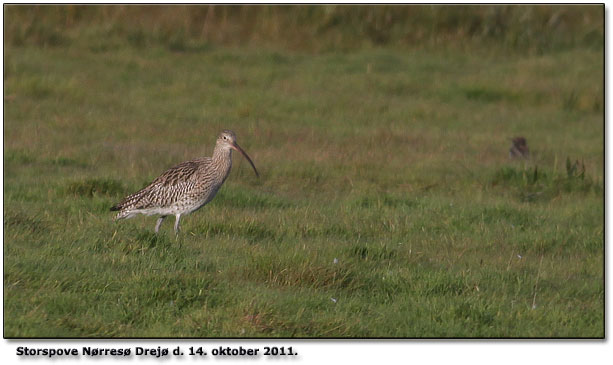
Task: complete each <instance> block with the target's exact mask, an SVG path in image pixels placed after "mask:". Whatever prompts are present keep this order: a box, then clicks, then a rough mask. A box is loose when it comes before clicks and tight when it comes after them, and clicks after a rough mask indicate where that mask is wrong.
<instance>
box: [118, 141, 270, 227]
mask: <svg viewBox="0 0 613 365" xmlns="http://www.w3.org/2000/svg"><path fill="white" fill-rule="evenodd" d="M232 150H236V151H238V152H240V153H241V154H243V156H245V158H246V159H247V161H249V163H250V164H251V166H252V167H253V170H254V171H255V174H256V176H259V175H258V170H257V169H256V168H255V165H254V164H253V162H252V161H251V159H250V158H249V156H248V155H247V153H245V151H243V149H242V148H241V147H240V146H239V145H238V144H237V143H236V135H235V134H234V132H232V131H229V130H224V131H222V132H221V133H220V134H219V137H217V143H216V144H215V150H214V151H213V156H212V157H204V158H198V159H194V160H191V161H186V162H183V163H180V164H178V165H177V166H174V167H172V168H170V169H169V170H167V171H166V172H164V173H163V174H162V175H160V176H159V177H158V178H156V179H155V180H153V182H151V184H149V185H147V186H146V187H144V188H143V189H141V190H139V191H137V192H136V193H134V194H131V195H128V196H127V197H125V198H124V199H123V200H122V201H121V202H120V203H118V204H117V205H115V206H113V207H112V208H111V210H112V211H119V213H117V216H116V217H115V219H117V220H119V219H124V218H125V219H127V218H132V217H133V216H135V215H136V214H146V215H153V214H159V215H160V218H158V220H157V223H156V225H155V232H156V233H157V232H158V231H159V229H160V225H161V224H162V221H163V220H164V218H166V217H167V216H169V215H174V216H175V217H176V219H175V226H174V229H175V233H178V232H179V221H180V219H181V215H183V214H189V213H191V212H193V211H195V210H197V209H199V208H201V207H202V206H204V205H205V204H206V203H208V202H210V201H211V200H212V199H213V198H214V197H215V194H217V191H218V190H219V188H220V187H221V185H222V184H223V183H224V181H226V178H227V177H228V175H229V174H230V169H231V168H232Z"/></svg>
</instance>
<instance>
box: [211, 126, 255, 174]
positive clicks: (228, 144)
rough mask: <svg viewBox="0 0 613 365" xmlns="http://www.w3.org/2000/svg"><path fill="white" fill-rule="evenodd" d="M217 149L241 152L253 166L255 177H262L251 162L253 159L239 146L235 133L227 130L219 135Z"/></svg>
mask: <svg viewBox="0 0 613 365" xmlns="http://www.w3.org/2000/svg"><path fill="white" fill-rule="evenodd" d="M216 148H223V149H228V150H235V151H238V152H240V153H241V154H242V155H243V156H244V157H245V158H246V159H247V161H249V163H250V164H251V167H253V171H255V175H256V176H257V177H260V174H258V170H257V169H256V168H255V165H254V164H253V161H251V158H249V156H248V155H247V152H245V151H244V150H243V149H242V148H241V146H239V145H238V143H236V134H234V132H232V131H230V130H227V129H226V130H224V131H222V132H221V133H219V137H217V147H216Z"/></svg>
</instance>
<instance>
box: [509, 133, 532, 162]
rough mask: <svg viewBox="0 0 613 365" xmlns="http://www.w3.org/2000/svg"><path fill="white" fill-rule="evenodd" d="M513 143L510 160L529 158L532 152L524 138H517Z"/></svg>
mask: <svg viewBox="0 0 613 365" xmlns="http://www.w3.org/2000/svg"><path fill="white" fill-rule="evenodd" d="M511 141H512V142H513V145H512V146H511V149H510V150H509V157H510V158H518V157H528V155H529V154H530V150H529V149H528V143H527V142H526V139H525V138H524V137H515V138H513V139H512V140H511Z"/></svg>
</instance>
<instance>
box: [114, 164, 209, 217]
mask: <svg viewBox="0 0 613 365" xmlns="http://www.w3.org/2000/svg"><path fill="white" fill-rule="evenodd" d="M209 160H210V159H200V160H192V161H186V162H183V163H180V164H178V165H176V166H174V167H171V168H170V169H168V170H166V171H165V172H164V173H163V174H162V175H160V176H158V177H157V178H156V179H155V180H153V181H152V182H151V184H149V185H147V186H146V187H144V188H143V189H141V190H139V191H137V192H136V193H134V194H131V195H128V196H127V197H125V198H124V199H123V200H122V201H121V202H120V203H119V204H117V205H116V206H114V207H113V208H111V210H125V209H145V208H152V207H162V206H168V205H171V204H172V203H174V202H176V201H177V200H178V199H179V198H180V197H181V196H182V195H183V194H185V193H186V192H188V191H190V190H191V189H192V188H193V187H194V185H195V179H194V177H195V174H196V171H198V169H199V168H203V167H205V166H207V165H208V164H209V163H210V161H209Z"/></svg>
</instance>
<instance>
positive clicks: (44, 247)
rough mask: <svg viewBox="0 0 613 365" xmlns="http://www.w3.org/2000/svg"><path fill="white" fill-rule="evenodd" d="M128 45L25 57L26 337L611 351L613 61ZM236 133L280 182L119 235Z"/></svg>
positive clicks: (14, 264)
mask: <svg viewBox="0 0 613 365" xmlns="http://www.w3.org/2000/svg"><path fill="white" fill-rule="evenodd" d="M87 36H88V34H87V33H84V35H83V37H87ZM58 39H63V38H62V37H60V36H59V35H58ZM84 39H87V38H84ZM122 39H123V38H122ZM96 40H97V41H98V42H106V41H105V40H103V39H98V38H96ZM88 42H89V40H88ZM108 42H115V40H108ZM122 42H123V41H121V42H120V41H117V43H116V44H115V45H114V46H113V47H102V46H100V44H98V46H99V47H98V46H95V45H96V44H94V43H91V44H86V42H83V43H79V42H78V41H71V42H59V41H58V42H57V44H53V45H52V46H44V47H43V46H39V45H35V44H30V43H28V42H25V43H23V44H12V45H11V44H8V45H5V59H4V62H5V80H4V97H5V99H4V212H3V214H4V313H5V315H4V318H5V319H4V335H5V336H7V337H39V336H42V337H90V336H94V337H131V336H134V337H148V336H171V337H175V336H177V337H184V336H195V337H217V336H221V337H235V336H236V337H243V336H249V337H278V336H282V337H289V336H300V337H378V336H391V337H396V336H398V337H603V336H604V272H603V270H604V257H603V250H604V238H603V237H604V222H603V219H604V182H603V180H604V156H603V153H604V138H603V108H604V100H603V64H602V62H603V50H602V48H595V47H579V46H577V47H570V48H566V49H562V50H558V51H551V52H544V53H529V54H524V53H523V52H515V51H507V50H505V49H501V48H495V47H494V46H483V47H478V46H475V47H474V48H470V49H469V50H461V49H457V48H456V47H449V48H448V47H439V48H438V49H430V48H428V49H421V48H406V47H405V48H403V47H391V46H389V47H388V46H385V47H365V48H363V49H356V50H354V51H351V52H342V53H337V52H321V53H312V52H301V51H296V50H292V51H288V50H287V49H285V48H282V47H279V48H274V47H251V46H243V47H226V46H215V45H211V46H210V47H204V48H198V49H192V50H190V51H189V52H186V51H177V50H173V49H170V48H169V47H167V46H164V45H156V44H153V45H151V44H148V45H147V46H146V47H134V46H133V45H130V43H129V42H128V43H122ZM132 42H135V40H132ZM226 128H227V129H232V130H234V131H235V132H236V134H237V136H238V141H239V143H240V144H241V146H242V147H243V148H244V149H245V150H246V151H247V152H248V153H249V154H250V156H251V157H252V158H253V160H254V162H255V164H256V166H257V168H258V170H259V171H260V173H261V177H260V179H257V178H256V177H255V176H254V174H253V171H252V170H251V168H250V166H249V165H248V164H247V163H246V161H244V160H243V159H242V158H241V157H240V156H238V155H236V156H235V159H234V168H233V171H232V174H231V176H230V177H229V179H228V180H227V181H226V183H225V185H224V187H223V188H222V189H221V191H220V192H219V194H218V196H217V197H216V198H215V199H214V200H213V201H212V202H211V203H210V204H209V205H207V206H206V207H204V208H203V209H201V210H200V211H198V212H196V213H194V214H192V215H190V216H186V217H185V218H184V219H183V220H182V229H183V231H182V234H181V236H180V238H179V239H178V240H176V239H175V237H174V235H173V233H172V223H171V222H165V224H164V225H163V226H162V230H161V234H159V235H155V234H153V227H154V224H155V218H153V217H142V216H139V217H136V218H134V219H131V220H127V221H121V222H113V220H112V218H113V214H112V212H109V211H108V209H109V208H110V207H111V206H112V205H113V204H114V203H116V202H118V201H119V200H120V199H121V198H122V197H123V196H125V195H126V194H129V193H131V192H134V191H135V190H137V189H139V188H141V187H142V186H143V185H145V184H146V183H148V182H150V181H151V180H152V179H153V178H155V177H156V176H157V175H158V174H160V173H161V172H163V171H164V169H166V168H168V167H170V166H172V165H173V164H176V163H178V162H181V161H183V160H186V159H190V158H194V157H198V156H208V155H210V154H211V152H212V148H213V143H214V141H215V137H216V135H217V133H218V132H219V131H220V130H221V129H226ZM517 135H523V136H525V137H526V138H527V139H528V145H529V147H530V149H531V158H530V159H529V160H522V161H514V160H509V158H508V149H509V147H510V138H511V137H514V136H517ZM171 221H172V220H171Z"/></svg>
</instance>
